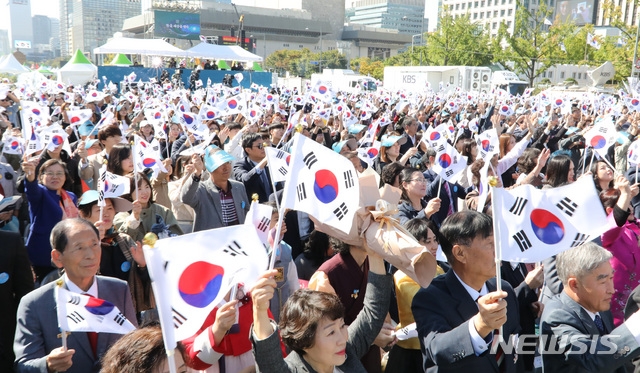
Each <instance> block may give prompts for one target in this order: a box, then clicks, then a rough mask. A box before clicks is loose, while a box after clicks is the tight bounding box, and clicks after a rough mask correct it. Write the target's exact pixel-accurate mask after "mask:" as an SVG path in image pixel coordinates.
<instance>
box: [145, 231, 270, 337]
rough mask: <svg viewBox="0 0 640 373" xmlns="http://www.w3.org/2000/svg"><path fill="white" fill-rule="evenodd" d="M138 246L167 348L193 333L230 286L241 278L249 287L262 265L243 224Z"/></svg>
mask: <svg viewBox="0 0 640 373" xmlns="http://www.w3.org/2000/svg"><path fill="white" fill-rule="evenodd" d="M184 248H189V255H185V252H184ZM143 250H144V256H145V258H146V260H147V268H148V269H149V276H150V277H151V285H152V287H153V293H154V294H155V295H156V304H157V307H158V313H159V316H160V323H161V324H162V330H163V337H164V342H165V345H166V347H167V348H169V349H170V348H172V346H175V344H176V341H180V340H183V339H185V338H189V337H191V336H193V335H194V334H195V333H196V332H198V330H199V329H200V327H201V326H202V324H203V323H204V321H205V320H206V319H207V317H208V316H209V314H210V313H211V311H212V310H213V309H214V308H215V307H216V306H218V304H219V303H220V302H221V301H222V300H223V299H224V297H225V295H226V294H227V293H228V292H229V290H230V289H231V287H233V286H235V285H236V284H239V283H243V284H244V286H245V289H244V290H245V291H246V292H248V291H250V290H251V288H252V287H253V285H254V284H255V282H256V281H257V280H258V278H259V277H260V275H261V274H262V273H263V272H264V271H265V269H267V265H268V259H267V252H266V250H265V249H264V247H263V245H262V243H261V242H260V239H259V238H258V235H257V234H256V230H255V229H253V228H252V227H250V226H248V225H244V224H243V225H236V226H232V227H224V228H218V229H210V230H206V231H200V232H195V233H191V234H185V235H182V236H176V237H169V238H165V239H161V240H158V241H157V242H156V244H155V247H153V248H152V247H149V246H147V245H145V246H144V247H143Z"/></svg>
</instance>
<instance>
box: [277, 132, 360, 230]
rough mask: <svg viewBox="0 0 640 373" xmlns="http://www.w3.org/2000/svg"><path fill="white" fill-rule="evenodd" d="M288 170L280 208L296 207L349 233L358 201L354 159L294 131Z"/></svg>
mask: <svg viewBox="0 0 640 373" xmlns="http://www.w3.org/2000/svg"><path fill="white" fill-rule="evenodd" d="M290 167H291V169H292V170H296V172H295V173H293V172H292V173H290V174H289V175H290V176H289V177H288V178H287V182H286V184H285V188H284V192H283V198H282V205H281V208H290V209H293V210H299V211H303V212H306V213H307V214H310V215H312V216H313V217H315V218H316V219H318V220H319V221H321V222H323V223H325V224H328V225H330V226H332V227H334V228H336V229H339V230H341V231H343V232H345V233H349V231H350V230H351V225H352V223H353V216H354V215H355V212H356V210H357V209H358V206H359V202H360V186H359V185H360V183H359V181H358V174H357V173H356V170H355V169H354V167H353V163H351V161H350V160H348V159H347V158H345V157H343V156H341V155H340V154H338V153H336V152H334V151H332V150H330V149H328V148H326V147H324V146H322V145H320V144H318V143H317V142H315V141H313V140H311V139H309V138H308V137H305V136H302V135H300V134H299V133H296V134H295V135H294V137H293V146H292V147H291V162H290Z"/></svg>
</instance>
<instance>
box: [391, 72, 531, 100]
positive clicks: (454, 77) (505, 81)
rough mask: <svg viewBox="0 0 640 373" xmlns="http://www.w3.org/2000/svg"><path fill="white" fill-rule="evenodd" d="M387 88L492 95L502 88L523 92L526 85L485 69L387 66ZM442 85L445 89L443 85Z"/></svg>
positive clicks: (392, 89)
mask: <svg viewBox="0 0 640 373" xmlns="http://www.w3.org/2000/svg"><path fill="white" fill-rule="evenodd" d="M383 83H384V88H385V89H388V90H390V91H396V90H399V89H404V90H407V91H418V92H419V91H422V90H424V89H425V88H426V87H427V83H428V84H429V85H430V86H431V89H433V91H434V92H439V91H440V90H441V89H443V90H447V87H449V89H450V88H451V87H460V88H461V89H462V90H464V91H472V92H489V91H490V90H491V89H492V88H494V87H500V88H503V89H505V90H506V91H508V92H511V91H513V90H517V91H518V92H514V93H513V94H515V93H521V92H519V91H524V88H522V87H523V85H524V87H525V88H526V84H527V83H526V82H523V81H521V80H520V79H519V78H518V76H517V75H516V74H514V73H512V72H510V71H496V72H493V73H492V72H491V69H490V68H488V67H484V66H387V67H385V68H384V81H383ZM440 83H442V86H441V84H440Z"/></svg>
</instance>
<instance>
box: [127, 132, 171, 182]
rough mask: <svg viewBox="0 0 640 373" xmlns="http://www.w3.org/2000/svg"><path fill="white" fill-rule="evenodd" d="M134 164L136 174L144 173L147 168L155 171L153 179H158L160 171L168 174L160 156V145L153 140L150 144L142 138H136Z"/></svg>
mask: <svg viewBox="0 0 640 373" xmlns="http://www.w3.org/2000/svg"><path fill="white" fill-rule="evenodd" d="M134 139H135V142H134V145H133V163H134V165H135V170H136V172H142V170H144V169H145V168H150V169H152V170H153V177H158V174H159V173H160V171H162V172H167V169H166V168H164V164H162V161H161V159H162V157H161V156H160V143H159V142H158V140H157V139H153V141H151V142H150V143H149V142H147V141H144V140H143V139H142V138H141V137H140V136H137V135H135V136H134Z"/></svg>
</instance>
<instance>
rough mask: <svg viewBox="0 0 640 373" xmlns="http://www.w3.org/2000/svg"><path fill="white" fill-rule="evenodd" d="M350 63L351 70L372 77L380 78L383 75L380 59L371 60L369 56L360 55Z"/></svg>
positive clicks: (382, 65)
mask: <svg viewBox="0 0 640 373" xmlns="http://www.w3.org/2000/svg"><path fill="white" fill-rule="evenodd" d="M350 65H351V69H352V70H353V71H357V72H359V73H360V74H362V75H367V76H371V77H372V78H374V79H378V80H382V78H383V76H384V64H383V63H382V61H371V59H370V58H369V57H360V58H356V59H353V60H351V62H350Z"/></svg>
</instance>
